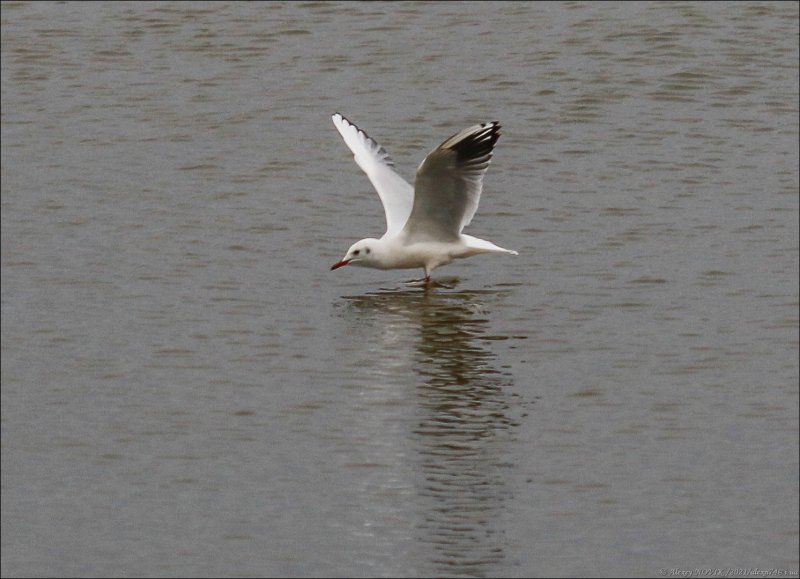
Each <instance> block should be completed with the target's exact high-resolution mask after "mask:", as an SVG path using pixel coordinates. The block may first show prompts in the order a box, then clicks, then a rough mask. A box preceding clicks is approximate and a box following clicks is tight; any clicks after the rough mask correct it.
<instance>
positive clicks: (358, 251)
mask: <svg viewBox="0 0 800 579" xmlns="http://www.w3.org/2000/svg"><path fill="white" fill-rule="evenodd" d="M360 252H361V250H360V249H356V250H355V251H354V252H353V255H358V254H359V253H360Z"/></svg>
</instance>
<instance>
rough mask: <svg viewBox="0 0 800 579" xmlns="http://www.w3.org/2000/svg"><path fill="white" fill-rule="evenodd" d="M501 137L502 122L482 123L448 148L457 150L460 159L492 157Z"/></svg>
mask: <svg viewBox="0 0 800 579" xmlns="http://www.w3.org/2000/svg"><path fill="white" fill-rule="evenodd" d="M499 138H500V123H499V122H498V121H492V122H490V123H481V124H480V129H478V130H476V131H474V132H472V133H470V134H469V135H467V136H465V137H464V138H462V139H461V140H460V141H458V142H456V143H453V144H452V145H450V146H449V147H448V148H449V149H451V150H453V151H455V152H456V154H457V155H458V158H459V160H469V159H472V160H484V159H486V160H488V159H491V156H492V151H493V150H494V147H495V145H496V144H497V140H498V139H499Z"/></svg>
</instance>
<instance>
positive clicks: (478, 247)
mask: <svg viewBox="0 0 800 579" xmlns="http://www.w3.org/2000/svg"><path fill="white" fill-rule="evenodd" d="M461 237H462V238H463V239H464V241H465V242H466V244H467V247H468V248H469V249H470V250H472V251H471V252H470V254H471V255H477V254H478V253H510V254H511V255H519V253H518V252H516V251H514V250H513V249H505V248H504V247H500V246H499V245H495V244H494V243H492V242H491V241H486V240H485V239H480V238H478V237H472V236H471V235H464V234H463V233H462V234H461Z"/></svg>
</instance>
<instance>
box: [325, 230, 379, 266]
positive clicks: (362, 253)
mask: <svg viewBox="0 0 800 579" xmlns="http://www.w3.org/2000/svg"><path fill="white" fill-rule="evenodd" d="M379 244H380V242H379V241H378V240H377V239H372V238H371V237H368V238H367V239H362V240H361V241H356V242H355V243H354V244H353V245H351V246H350V249H348V250H347V253H346V254H345V256H344V257H343V258H342V259H341V260H340V261H337V262H336V263H334V264H333V266H331V270H334V269H339V268H340V267H342V266H345V265H358V266H361V267H379V265H378V262H377V257H376V254H375V251H376V249H377V248H378V245H379Z"/></svg>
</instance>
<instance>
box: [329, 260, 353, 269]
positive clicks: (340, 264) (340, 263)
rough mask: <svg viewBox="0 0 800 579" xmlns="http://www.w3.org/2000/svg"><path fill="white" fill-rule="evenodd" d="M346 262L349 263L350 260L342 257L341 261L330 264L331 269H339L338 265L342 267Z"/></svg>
mask: <svg viewBox="0 0 800 579" xmlns="http://www.w3.org/2000/svg"><path fill="white" fill-rule="evenodd" d="M348 263H350V260H349V259H343V260H342V261H337V262H336V263H334V264H333V265H332V266H331V271H333V270H334V269H339V268H340V267H342V266H345V265H347V264H348Z"/></svg>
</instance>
